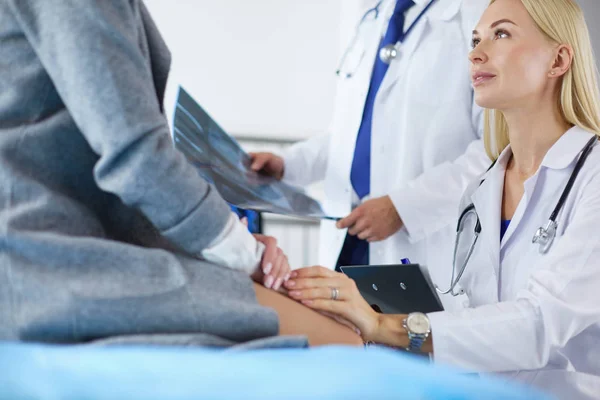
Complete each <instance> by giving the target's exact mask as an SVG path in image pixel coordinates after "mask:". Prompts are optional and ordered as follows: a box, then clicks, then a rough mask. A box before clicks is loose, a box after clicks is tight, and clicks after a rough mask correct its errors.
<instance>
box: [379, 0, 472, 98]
mask: <svg viewBox="0 0 600 400" xmlns="http://www.w3.org/2000/svg"><path fill="white" fill-rule="evenodd" d="M429 1H430V0H417V6H422V7H425V6H427V5H428V4H429ZM388 3H389V2H388ZM391 3H392V5H393V4H394V3H395V2H394V1H392V2H391ZM461 3H462V0H445V1H444V0H435V3H434V4H433V5H432V6H431V7H430V8H429V10H427V12H426V13H425V14H424V15H423V17H422V18H421V19H420V20H419V21H418V22H417V24H416V25H415V26H414V28H413V29H412V31H411V32H410V34H409V35H408V36H407V37H406V38H405V40H404V42H403V43H401V44H400V46H399V47H398V56H397V58H396V60H395V62H392V63H391V64H390V67H389V69H388V71H387V73H386V74H385V77H384V79H383V82H381V87H380V88H379V91H378V92H377V99H376V100H375V101H377V102H378V101H385V97H386V92H388V90H389V89H390V88H391V87H392V86H393V85H394V84H395V83H396V82H397V81H398V79H399V78H400V76H401V74H403V73H406V71H407V68H406V64H407V63H409V62H410V59H411V57H412V55H413V53H414V52H415V50H416V49H417V47H418V46H419V44H420V43H421V42H422V41H423V40H424V38H425V36H426V35H427V33H428V25H429V21H430V20H441V21H448V20H450V19H452V18H453V17H454V16H455V15H456V13H458V11H459V9H460V4H461ZM391 11H393V10H391ZM388 12H389V11H388ZM388 18H389V17H388ZM386 26H387V24H386Z"/></svg>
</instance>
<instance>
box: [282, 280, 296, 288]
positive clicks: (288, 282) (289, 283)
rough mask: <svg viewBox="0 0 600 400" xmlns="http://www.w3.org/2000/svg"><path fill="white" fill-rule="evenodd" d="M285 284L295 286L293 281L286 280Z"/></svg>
mask: <svg viewBox="0 0 600 400" xmlns="http://www.w3.org/2000/svg"><path fill="white" fill-rule="evenodd" d="M285 286H287V287H294V286H296V282H295V281H287V282H286V283H285Z"/></svg>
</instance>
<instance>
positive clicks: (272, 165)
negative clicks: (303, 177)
mask: <svg viewBox="0 0 600 400" xmlns="http://www.w3.org/2000/svg"><path fill="white" fill-rule="evenodd" d="M249 156H250V159H251V160H252V164H250V168H251V169H252V170H253V171H255V172H260V173H261V174H264V175H268V176H272V177H273V178H275V179H279V180H281V178H283V172H284V168H285V163H284V161H283V158H282V157H280V156H278V155H276V154H273V153H250V154H249Z"/></svg>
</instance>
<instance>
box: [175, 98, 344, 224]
mask: <svg viewBox="0 0 600 400" xmlns="http://www.w3.org/2000/svg"><path fill="white" fill-rule="evenodd" d="M173 137H174V140H175V146H176V147H177V149H179V150H180V151H181V152H182V153H183V154H185V156H186V157H187V158H188V160H189V161H190V162H191V163H192V164H193V165H194V166H195V167H196V169H197V170H198V172H199V173H200V175H201V176H202V177H203V178H204V179H206V180H207V181H208V182H210V183H212V184H213V185H214V186H215V187H216V188H217V190H218V191H219V193H220V194H221V196H222V197H223V198H224V199H225V200H226V201H227V202H229V203H231V204H233V205H234V206H236V207H239V208H243V209H247V210H256V211H261V212H269V213H275V214H284V215H291V216H296V217H309V218H319V219H339V218H337V217H332V216H328V215H326V214H325V213H324V212H323V209H322V208H321V205H320V204H319V202H318V201H316V200H315V199H313V198H312V197H310V196H308V195H307V194H306V193H305V192H304V191H303V190H302V189H300V188H297V187H295V186H292V185H289V184H286V183H284V182H281V181H279V180H277V179H275V178H272V177H268V176H265V175H262V174H258V173H256V172H254V171H252V170H251V169H250V156H249V155H248V154H246V152H244V150H242V148H241V147H240V145H239V144H238V143H237V142H236V141H235V139H234V138H232V137H231V136H229V135H228V134H227V133H226V132H225V131H224V130H223V129H221V127H220V126H219V125H218V124H217V123H216V122H215V121H214V120H213V119H212V118H211V117H210V116H209V115H208V113H206V111H204V110H203V109H202V107H200V105H198V103H196V102H195V101H194V99H193V98H192V97H191V96H190V95H189V94H188V93H187V92H186V91H185V90H184V89H183V88H179V94H178V96H177V105H176V108H175V118H174V126H173Z"/></svg>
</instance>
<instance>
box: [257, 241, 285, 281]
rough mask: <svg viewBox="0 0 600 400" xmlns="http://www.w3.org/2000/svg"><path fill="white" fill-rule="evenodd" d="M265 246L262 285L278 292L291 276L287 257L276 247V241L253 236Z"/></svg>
mask: <svg viewBox="0 0 600 400" xmlns="http://www.w3.org/2000/svg"><path fill="white" fill-rule="evenodd" d="M253 236H254V237H255V238H256V240H258V241H259V242H261V243H263V244H264V245H265V251H264V253H263V257H262V261H261V268H262V272H263V274H264V277H263V284H264V286H265V287H266V288H267V289H274V290H279V289H280V288H281V285H282V284H283V282H285V281H287V280H288V279H289V278H290V276H291V268H290V264H289V261H288V258H287V255H286V254H285V253H284V252H283V250H281V249H280V248H279V247H277V240H276V239H275V238H273V237H271V236H265V235H260V234H255V235H253Z"/></svg>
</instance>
